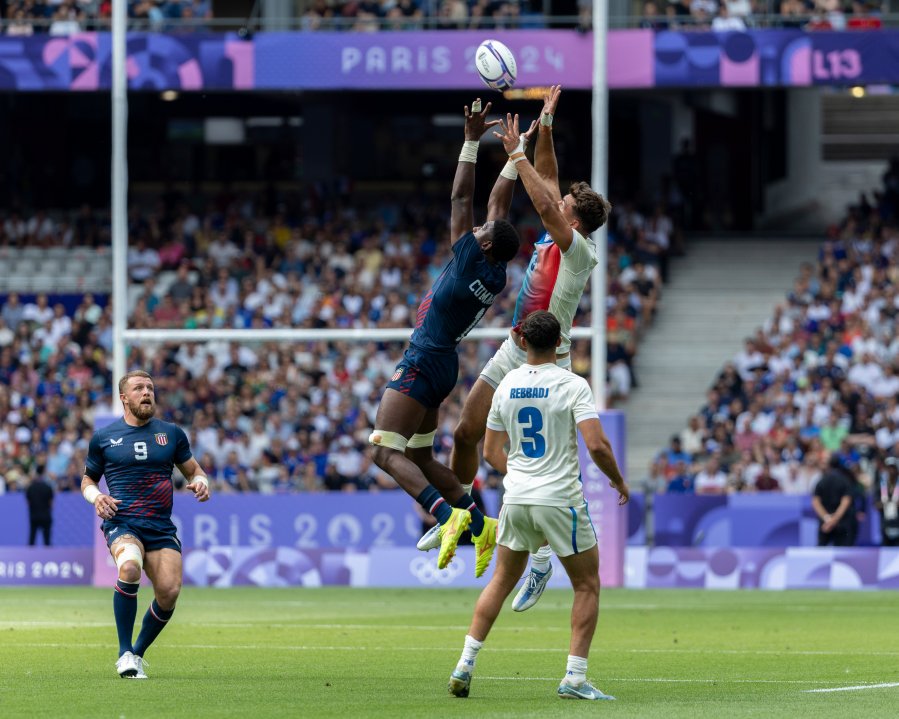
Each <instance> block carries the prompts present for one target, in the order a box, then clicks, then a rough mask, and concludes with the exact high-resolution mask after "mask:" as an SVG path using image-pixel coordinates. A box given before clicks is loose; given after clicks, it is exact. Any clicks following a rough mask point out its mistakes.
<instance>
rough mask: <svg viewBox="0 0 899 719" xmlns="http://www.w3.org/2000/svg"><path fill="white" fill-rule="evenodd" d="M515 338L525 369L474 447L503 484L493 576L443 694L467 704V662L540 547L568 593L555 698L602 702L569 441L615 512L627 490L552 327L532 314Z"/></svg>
mask: <svg viewBox="0 0 899 719" xmlns="http://www.w3.org/2000/svg"><path fill="white" fill-rule="evenodd" d="M521 338H522V340H523V344H524V347H525V350H526V352H527V363H526V364H524V365H522V366H521V367H519V368H517V369H513V370H512V371H511V372H509V374H507V375H506V376H505V378H504V379H503V380H502V382H500V384H499V387H497V389H496V393H495V394H494V396H493V402H492V404H491V406H490V414H489V415H488V417H487V434H486V437H485V439H484V458H485V459H486V460H487V461H488V462H489V463H490V464H491V465H493V467H494V468H495V469H496V470H497V471H498V472H500V473H501V474H503V475H504V479H503V487H504V489H505V493H504V494H503V508H502V511H501V512H500V515H499V527H498V529H497V544H498V547H497V559H496V569H495V570H494V572H493V577H492V578H491V579H490V582H489V583H488V584H487V586H486V587H485V588H484V591H483V592H481V596H480V597H479V598H478V602H477V605H476V606H475V610H474V616H473V617H472V620H471V626H470V627H469V629H468V635H467V636H466V637H465V646H464V649H463V651H462V656H461V657H460V658H459V663H458V664H457V665H456V669H455V671H454V672H453V673H452V676H451V677H450V681H449V691H450V693H451V694H453V695H454V696H457V697H467V696H468V693H469V689H470V687H471V677H472V674H473V672H474V667H475V660H476V658H477V654H478V652H479V651H480V649H481V647H482V646H483V643H484V641H485V640H486V639H487V634H488V633H489V632H490V629H491V627H492V626H493V623H494V622H495V621H496V618H497V616H498V615H499V612H500V610H501V609H502V605H503V602H505V601H506V598H507V597H508V596H509V594H510V593H511V592H512V590H513V589H514V588H515V585H516V583H517V582H518V578H519V577H520V576H521V573H522V571H523V570H524V568H525V566H526V565H527V562H528V553H529V552H534V551H536V550H537V548H538V547H540V546H541V545H542V544H544V543H545V542H548V543H549V546H550V547H551V549H552V551H553V552H555V553H556V555H557V556H558V557H559V560H560V561H561V562H562V566H563V567H564V568H565V571H566V572H567V574H568V578H569V579H570V580H571V586H572V589H574V602H573V604H572V607H571V642H570V645H569V656H568V664H567V667H566V671H565V676H564V678H563V679H562V682H561V684H560V685H559V689H558V695H559V697H561V698H562V699H594V700H595V699H612V698H613V697H610V696H608V695H606V694H603V693H602V692H601V691H599V690H598V689H596V688H595V687H594V686H592V685H591V684H590V682H588V681H587V655H588V653H589V651H590V644H591V642H592V641H593V634H594V632H595V630H596V620H597V618H598V615H599V549H598V547H597V544H596V532H595V531H594V528H593V523H592V522H591V521H590V515H589V514H588V512H587V504H586V502H585V501H584V491H583V486H582V484H581V471H580V464H579V462H578V452H577V434H578V432H580V433H581V436H582V437H583V438H584V444H585V445H586V447H587V450H588V451H589V452H590V457H591V458H592V459H593V461H594V462H595V463H596V465H597V466H598V467H599V468H600V469H601V470H602V471H603V472H604V473H605V475H606V476H607V477H609V480H610V484H611V486H612V487H613V488H614V489H615V490H616V491H617V492H618V495H619V499H618V504H619V505H623V504H625V503H626V502H627V501H628V497H629V490H628V487H627V484H626V483H625V481H624V478H623V477H622V476H621V472H620V471H619V469H618V464H617V462H616V461H615V456H614V455H613V454H612V448H611V444H610V443H609V440H608V438H607V437H606V435H605V432H604V431H603V429H602V425H601V424H600V421H599V417H598V416H597V413H596V407H595V404H594V400H593V393H592V392H591V391H590V386H589V385H588V384H587V381H586V380H585V379H584V378H583V377H579V376H577V375H575V374H573V373H572V372H569V371H567V370H564V369H562V368H561V367H559V366H558V365H557V364H556V357H555V354H556V347H557V346H558V345H559V342H561V328H560V326H559V322H558V320H557V319H556V318H555V317H554V316H553V315H552V314H551V313H549V312H546V311H545V310H537V311H535V312H532V313H531V314H529V315H528V316H527V317H526V318H525V320H524V322H523V323H522V325H521ZM507 444H508V447H509V450H508V454H507V453H506V449H505V448H506V446H507Z"/></svg>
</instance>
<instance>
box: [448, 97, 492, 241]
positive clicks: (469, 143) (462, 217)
mask: <svg viewBox="0 0 899 719" xmlns="http://www.w3.org/2000/svg"><path fill="white" fill-rule="evenodd" d="M489 112H490V103H489V102H488V103H487V105H486V107H484V109H483V110H482V109H481V100H480V98H478V99H476V100H475V101H474V102H473V103H471V110H469V109H468V105H466V106H465V142H464V143H463V145H462V152H461V153H459V164H458V165H456V177H455V179H454V180H453V193H452V195H451V197H450V202H451V206H452V211H451V213H450V233H451V240H452V241H453V243H455V242H456V240H458V239H459V238H460V237H462V235H464V234H465V233H466V232H469V231H470V230H471V229H472V228H473V227H474V166H475V163H476V162H477V161H478V144H479V143H480V140H481V135H483V134H484V132H485V131H486V130H487V128H489V127H493V126H494V125H498V124H499V120H491V121H490V122H488V121H487V114H488V113H489Z"/></svg>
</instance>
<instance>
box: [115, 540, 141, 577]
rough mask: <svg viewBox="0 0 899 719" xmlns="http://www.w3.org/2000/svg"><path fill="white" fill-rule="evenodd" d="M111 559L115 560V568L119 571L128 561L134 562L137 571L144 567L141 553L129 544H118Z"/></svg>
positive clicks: (137, 548)
mask: <svg viewBox="0 0 899 719" xmlns="http://www.w3.org/2000/svg"><path fill="white" fill-rule="evenodd" d="M113 557H114V558H115V565H116V567H117V568H118V569H120V570H121V568H122V565H123V564H124V563H125V562H129V561H131V562H136V563H137V566H138V568H139V569H143V567H144V555H143V554H142V553H141V551H140V547H138V546H137V545H136V544H131V543H130V542H125V543H123V544H120V545H119V546H118V547H117V548H116V549H115V550H114V554H113Z"/></svg>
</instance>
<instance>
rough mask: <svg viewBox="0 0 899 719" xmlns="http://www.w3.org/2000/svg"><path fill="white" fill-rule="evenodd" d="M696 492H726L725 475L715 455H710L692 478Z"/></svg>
mask: <svg viewBox="0 0 899 719" xmlns="http://www.w3.org/2000/svg"><path fill="white" fill-rule="evenodd" d="M693 488H694V491H695V492H696V494H726V493H727V475H726V474H725V473H724V472H722V471H721V463H720V462H719V460H718V458H717V457H711V458H710V459H709V460H708V461H707V462H706V463H705V466H704V467H703V468H702V469H701V470H700V471H699V473H698V474H697V475H696V477H695V478H694V479H693Z"/></svg>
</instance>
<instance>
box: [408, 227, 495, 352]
mask: <svg viewBox="0 0 899 719" xmlns="http://www.w3.org/2000/svg"><path fill="white" fill-rule="evenodd" d="M505 286H506V263H505V262H497V263H490V262H488V261H487V258H486V257H484V253H483V252H481V248H480V246H479V245H478V241H477V239H476V238H475V236H474V233H473V232H467V233H466V234H464V235H463V236H462V237H461V238H460V239H459V241H458V242H456V244H454V245H453V258H452V259H451V260H450V261H449V262H448V263H447V265H446V267H444V268H443V272H441V273H440V277H438V278H437V280H436V281H435V282H434V284H433V286H432V287H431V289H430V291H429V292H428V294H426V295H425V297H424V299H423V300H422V301H421V305H419V308H418V315H417V317H416V319H415V329H414V330H413V331H412V338H411V340H410V345H411V346H412V347H415V348H416V349H420V350H425V351H428V352H455V350H456V347H458V345H459V342H461V341H462V338H463V337H465V335H467V334H468V333H469V332H471V330H472V329H474V327H475V325H477V323H478V322H480V321H481V318H482V317H483V316H484V313H485V312H487V309H488V308H489V307H490V305H492V304H493V300H495V299H496V296H497V295H498V294H499V293H500V292H502V291H503V288H504V287H505Z"/></svg>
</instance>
